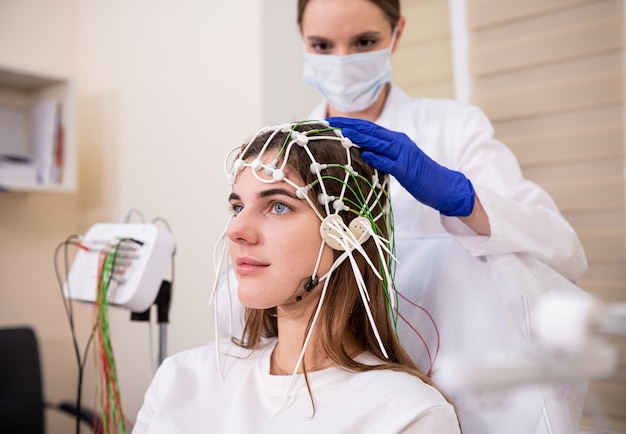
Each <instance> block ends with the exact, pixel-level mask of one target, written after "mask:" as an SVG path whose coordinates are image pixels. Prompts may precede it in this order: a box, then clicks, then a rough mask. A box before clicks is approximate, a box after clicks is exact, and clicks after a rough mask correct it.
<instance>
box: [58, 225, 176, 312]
mask: <svg viewBox="0 0 626 434" xmlns="http://www.w3.org/2000/svg"><path fill="white" fill-rule="evenodd" d="M123 239H132V240H133V241H131V240H128V241H124V243H123V246H122V248H120V250H119V252H120V254H119V256H118V259H116V261H115V262H116V270H117V272H116V273H115V275H114V277H115V278H114V279H112V280H111V282H110V284H109V288H108V293H107V300H108V302H109V304H110V305H113V306H119V307H123V308H126V309H129V310H131V311H133V312H143V311H145V310H147V309H148V308H149V307H150V306H151V305H152V303H154V300H155V299H156V296H157V294H158V290H159V287H160V285H161V281H162V279H163V276H164V274H165V271H166V269H167V267H168V265H169V264H170V260H171V257H172V254H173V253H174V248H175V242H174V237H173V236H172V234H170V233H169V232H167V231H165V230H163V229H161V228H160V227H158V226H156V225H154V224H138V223H97V224H95V225H93V226H92V227H91V228H89V230H88V231H87V233H86V234H85V235H84V237H83V238H82V239H81V241H80V242H81V244H82V245H83V246H84V247H85V248H86V250H84V249H81V250H79V251H78V253H77V254H76V258H75V259H74V262H73V264H72V267H71V269H70V272H69V274H68V277H67V281H66V282H65V285H64V287H63V294H64V295H65V297H67V298H69V299H72V300H77V301H82V302H87V303H93V302H94V301H95V300H96V295H97V288H98V278H99V276H98V275H99V272H100V268H101V266H100V256H101V254H102V251H103V249H106V248H110V246H111V245H112V243H116V242H118V241H119V240H123ZM136 241H138V242H136Z"/></svg>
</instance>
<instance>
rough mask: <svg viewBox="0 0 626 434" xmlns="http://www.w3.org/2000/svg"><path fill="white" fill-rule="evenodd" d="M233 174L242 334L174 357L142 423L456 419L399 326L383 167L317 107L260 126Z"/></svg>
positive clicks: (392, 428)
mask: <svg viewBox="0 0 626 434" xmlns="http://www.w3.org/2000/svg"><path fill="white" fill-rule="evenodd" d="M229 179H230V181H231V183H232V192H231V194H230V197H229V202H230V206H231V208H232V212H233V218H232V220H231V222H230V223H229V225H228V227H227V230H226V235H227V238H228V241H227V246H228V250H229V253H230V259H231V262H232V266H233V270H234V272H235V275H236V277H237V280H238V299H239V301H240V302H241V303H242V304H243V305H244V306H246V316H245V326H244V329H243V335H242V337H241V339H233V340H230V339H227V340H221V341H216V342H214V343H212V344H210V345H207V346H206V347H203V348H198V349H193V350H190V351H186V352H182V353H179V354H177V355H174V356H172V357H170V358H168V359H166V360H165V362H164V363H163V364H162V366H161V367H160V368H159V370H158V372H157V374H156V376H155V378H154V380H153V382H152V384H151V385H150V387H149V389H148V391H147V393H146V396H145V401H144V404H143V406H142V408H141V410H140V412H139V414H138V416H137V422H136V425H135V427H134V430H133V432H134V433H144V432H148V433H172V432H184V433H194V432H233V433H234V432H237V433H240V432H241V433H244V432H246V433H247V432H267V433H276V432H299V433H300V432H301V433H305V432H310V433H320V432H337V433H339V432H341V433H344V432H345V433H348V432H350V433H352V432H358V433H368V432H371V433H381V432H385V433H387V432H388V433H400V432H406V433H435V432H436V433H458V432H460V427H459V423H458V419H457V417H456V413H455V409H454V407H453V405H452V404H451V403H450V402H449V401H448V400H447V399H446V398H445V397H444V396H443V395H442V394H441V393H440V392H439V391H438V390H437V388H436V387H435V386H434V385H433V383H432V382H431V380H430V379H429V378H428V377H427V376H426V375H424V374H423V373H422V372H421V371H420V370H419V369H418V368H417V366H416V365H415V364H414V362H413V361H412V360H411V358H410V357H409V355H408V354H407V353H406V351H405V350H404V349H403V347H402V346H401V345H400V343H399V342H398V340H397V337H396V331H395V329H394V323H395V321H396V306H397V305H396V299H395V289H394V285H393V277H392V275H393V266H392V261H393V257H392V254H391V252H392V251H393V243H390V242H389V241H388V237H389V236H390V234H389V231H390V227H391V226H390V225H391V220H390V217H389V214H390V206H389V203H388V202H387V191H386V187H387V181H388V177H386V176H385V177H384V178H383V177H382V174H379V173H378V172H377V171H376V170H375V169H373V168H372V167H370V166H369V165H367V164H365V163H364V162H363V160H362V158H361V156H360V153H359V151H358V150H357V149H356V148H355V147H354V146H353V145H352V144H351V143H350V141H349V140H346V139H344V138H343V137H342V136H341V133H339V132H336V131H335V130H334V129H332V128H329V127H328V124H327V123H318V122H310V121H309V122H301V123H295V124H285V125H281V126H277V127H274V128H265V129H263V130H261V131H260V132H259V133H258V134H257V135H256V136H255V137H254V138H253V139H252V140H251V141H249V143H247V144H246V145H244V146H242V147H241V148H239V149H238V150H237V156H236V158H235V160H234V161H233V162H232V168H231V170H230V171H229ZM218 314H220V313H218ZM221 314H223V312H222V313H221Z"/></svg>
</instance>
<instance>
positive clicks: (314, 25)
mask: <svg viewBox="0 0 626 434" xmlns="http://www.w3.org/2000/svg"><path fill="white" fill-rule="evenodd" d="M300 32H301V33H302V37H303V39H304V44H305V47H306V48H305V49H306V51H307V52H308V53H315V54H333V55H335V56H345V55H348V54H356V53H363V52H368V51H377V50H382V49H385V48H388V47H389V45H390V44H391V34H392V29H391V24H390V23H389V20H388V19H387V17H386V15H385V13H384V12H383V10H382V9H380V8H379V7H378V6H376V5H375V4H374V3H372V2H370V1H369V0H310V1H309V3H308V4H307V6H306V8H305V9H304V13H303V15H302V25H301V28H300Z"/></svg>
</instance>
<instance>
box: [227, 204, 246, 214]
mask: <svg viewBox="0 0 626 434" xmlns="http://www.w3.org/2000/svg"><path fill="white" fill-rule="evenodd" d="M230 209H231V211H232V213H233V216H235V217H237V215H238V214H239V213H240V212H241V210H242V209H243V206H241V205H232V206H231V207H230Z"/></svg>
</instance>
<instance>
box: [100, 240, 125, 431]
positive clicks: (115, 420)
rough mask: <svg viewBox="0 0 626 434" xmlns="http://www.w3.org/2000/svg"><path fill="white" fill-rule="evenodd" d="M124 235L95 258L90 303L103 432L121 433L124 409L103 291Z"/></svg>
mask: <svg viewBox="0 0 626 434" xmlns="http://www.w3.org/2000/svg"><path fill="white" fill-rule="evenodd" d="M124 241H125V240H124V239H121V240H117V241H114V242H112V243H110V244H109V245H108V247H107V248H105V249H103V250H102V251H101V252H100V257H99V261H98V291H97V295H96V303H94V329H95V332H96V342H95V362H96V373H97V377H98V381H96V385H97V386H99V393H98V396H99V401H100V402H99V404H100V409H101V412H102V425H103V428H104V432H106V433H117V432H120V433H125V432H126V429H125V425H124V413H123V410H122V402H121V396H120V388H119V382H118V378H117V371H116V368H115V358H114V356H113V347H112V345H111V335H110V331H109V304H108V301H107V295H108V293H109V288H110V285H111V282H112V281H113V278H114V275H115V273H116V263H117V259H118V252H119V251H120V249H122V245H123V243H124Z"/></svg>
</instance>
